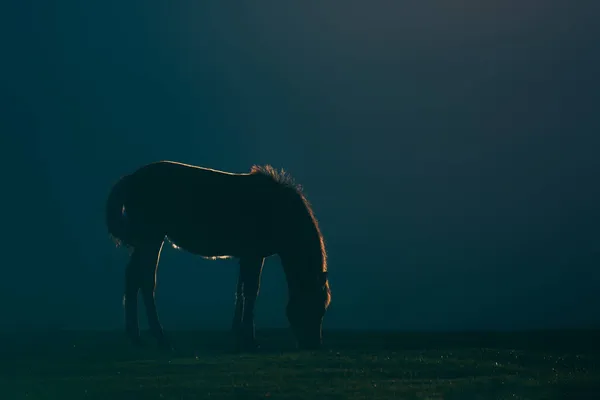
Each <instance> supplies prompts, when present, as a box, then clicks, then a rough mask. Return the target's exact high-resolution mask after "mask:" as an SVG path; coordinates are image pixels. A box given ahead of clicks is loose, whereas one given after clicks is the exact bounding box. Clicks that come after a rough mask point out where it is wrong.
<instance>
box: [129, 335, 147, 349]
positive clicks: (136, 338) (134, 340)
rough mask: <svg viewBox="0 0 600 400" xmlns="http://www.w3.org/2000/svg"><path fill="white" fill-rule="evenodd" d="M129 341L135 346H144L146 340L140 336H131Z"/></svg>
mask: <svg viewBox="0 0 600 400" xmlns="http://www.w3.org/2000/svg"><path fill="white" fill-rule="evenodd" d="M129 343H131V345H132V346H133V347H144V341H143V340H142V338H141V337H139V336H130V337H129Z"/></svg>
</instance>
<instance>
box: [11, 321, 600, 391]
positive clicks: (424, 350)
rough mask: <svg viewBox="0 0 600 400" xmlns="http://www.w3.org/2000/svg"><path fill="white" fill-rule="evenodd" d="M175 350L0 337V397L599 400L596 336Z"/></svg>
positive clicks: (198, 336)
mask: <svg viewBox="0 0 600 400" xmlns="http://www.w3.org/2000/svg"><path fill="white" fill-rule="evenodd" d="M171 338H172V340H173V343H174V345H175V346H176V350H175V351H173V352H172V353H163V352H160V351H159V350H157V349H155V348H154V346H153V343H152V342H151V341H148V346H147V348H144V349H133V348H131V346H129V345H128V344H127V343H126V342H125V340H124V339H123V334H122V333H121V332H60V333H59V332H55V333H46V334H42V333H39V332H38V333H30V334H8V333H7V334H3V335H0V339H1V340H2V342H1V343H2V345H0V399H4V400H13V399H27V400H31V399H61V400H63V399H64V400H68V399H107V400H117V399H127V400H136V399H178V400H180V399H307V400H310V399H466V400H468V399H573V400H578V399H600V342H599V341H598V339H599V338H600V334H599V332H597V331H548V332H544V331H539V332H525V333H423V334H418V333H373V332H372V333H367V332H363V333H361V332H325V340H326V345H327V348H325V349H324V350H322V351H320V352H316V353H313V352H297V351H294V349H293V347H292V346H293V342H292V338H291V336H290V334H289V333H288V332H287V331H263V332H259V339H260V341H261V343H262V344H263V349H262V350H261V351H260V352H259V353H257V354H234V353H232V352H231V351H230V348H231V347H232V346H231V338H230V335H229V333H223V332H175V333H171Z"/></svg>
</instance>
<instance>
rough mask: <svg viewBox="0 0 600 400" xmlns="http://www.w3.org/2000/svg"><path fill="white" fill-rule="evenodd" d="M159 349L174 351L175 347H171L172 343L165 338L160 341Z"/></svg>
mask: <svg viewBox="0 0 600 400" xmlns="http://www.w3.org/2000/svg"><path fill="white" fill-rule="evenodd" d="M158 348H159V349H160V350H163V351H173V346H171V342H169V341H168V340H167V339H165V338H162V339H159V340H158Z"/></svg>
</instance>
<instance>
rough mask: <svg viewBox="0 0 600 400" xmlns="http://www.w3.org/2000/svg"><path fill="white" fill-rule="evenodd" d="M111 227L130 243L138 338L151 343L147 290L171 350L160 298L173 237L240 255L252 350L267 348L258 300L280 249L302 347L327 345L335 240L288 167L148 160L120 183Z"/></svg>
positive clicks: (292, 321) (239, 334)
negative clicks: (161, 268) (234, 167)
mask: <svg viewBox="0 0 600 400" xmlns="http://www.w3.org/2000/svg"><path fill="white" fill-rule="evenodd" d="M106 226H107V228H108V233H109V236H110V237H111V238H112V240H113V241H114V243H115V244H116V246H117V247H119V246H123V247H126V248H127V249H128V250H129V260H128V263H127V266H126V270H125V290H124V292H125V293H124V296H123V305H124V311H125V331H126V336H127V337H128V338H129V340H130V341H131V342H132V343H134V344H136V345H139V344H141V339H140V333H139V325H138V303H137V301H138V293H140V292H141V297H142V300H143V303H144V306H145V309H146V315H147V320H148V327H149V330H150V333H151V334H152V336H154V338H155V339H156V340H157V342H158V345H159V346H160V347H165V348H170V341H169V340H168V339H167V338H166V336H165V333H164V330H163V327H162V326H161V323H160V322H159V318H158V313H157V310H156V303H155V289H156V279H157V277H156V275H157V269H158V264H159V260H160V254H161V251H162V248H163V244H164V242H165V240H168V241H169V242H171V243H172V244H173V246H174V247H176V248H179V249H182V250H184V251H187V252H189V253H191V254H194V255H197V256H201V257H203V258H207V259H224V258H233V259H237V260H238V264H239V272H238V278H237V285H236V290H235V302H234V304H235V307H234V312H233V322H232V327H231V329H232V330H233V333H234V337H235V339H236V340H235V346H236V348H237V349H238V350H242V351H252V350H256V349H258V347H259V345H258V343H257V341H256V336H255V323H254V308H255V307H254V305H255V302H256V299H257V297H258V294H259V289H260V279H261V273H262V268H263V263H264V260H265V258H267V257H270V256H273V255H278V256H279V258H280V260H281V264H282V266H283V269H284V273H285V277H286V281H287V286H288V302H287V305H286V316H287V320H288V322H289V325H290V328H291V330H292V332H293V334H294V337H295V340H296V345H297V347H298V348H299V349H313V350H314V349H318V348H320V347H321V345H322V325H323V318H324V315H325V313H326V311H327V309H328V307H329V305H330V302H331V290H330V286H329V280H328V276H327V252H326V249H325V242H324V239H323V235H322V233H321V230H320V228H319V225H318V221H317V219H316V217H315V215H314V212H313V210H312V207H311V205H310V203H309V201H308V200H307V198H306V196H305V195H304V193H303V191H302V187H301V186H300V185H297V184H296V183H295V182H294V180H293V179H292V178H291V176H290V175H289V174H287V173H286V172H285V171H284V170H283V169H282V170H276V169H275V168H273V167H271V166H270V165H265V166H257V165H254V166H252V168H251V169H250V172H245V173H232V172H225V171H219V170H216V169H211V168H205V167H201V166H196V165H189V164H184V163H180V162H175V161H158V162H153V163H150V164H146V165H143V166H141V167H139V168H138V169H137V170H135V171H134V172H132V173H130V174H128V175H124V176H122V177H121V178H120V179H119V180H118V181H117V182H116V183H115V184H114V185H113V186H112V188H111V189H110V193H109V195H108V198H107V201H106Z"/></svg>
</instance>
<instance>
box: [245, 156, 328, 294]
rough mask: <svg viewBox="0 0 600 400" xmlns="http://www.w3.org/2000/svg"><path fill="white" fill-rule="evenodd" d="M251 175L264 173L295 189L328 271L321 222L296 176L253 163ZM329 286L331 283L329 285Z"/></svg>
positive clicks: (323, 265) (291, 189)
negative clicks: (308, 218) (315, 235)
mask: <svg viewBox="0 0 600 400" xmlns="http://www.w3.org/2000/svg"><path fill="white" fill-rule="evenodd" d="M250 174H251V175H262V176H266V177H268V178H270V179H271V180H273V182H275V183H277V184H279V185H281V186H282V187H284V188H286V189H287V190H290V191H293V193H294V194H295V195H296V196H297V198H299V199H301V201H302V203H303V204H304V208H305V210H306V212H307V215H308V216H309V217H310V221H311V222H312V224H311V225H312V226H314V229H315V233H316V234H317V235H318V237H319V241H320V248H321V254H320V256H321V261H322V271H323V272H326V271H327V251H326V250H325V241H324V239H323V235H322V233H321V229H320V228H319V222H318V220H317V218H316V217H315V214H314V212H313V209H312V206H311V204H310V202H309V201H308V199H307V198H306V196H305V195H304V192H303V189H302V186H301V185H299V184H297V183H296V181H295V180H294V178H293V177H292V176H291V175H290V174H289V173H288V172H287V171H285V170H284V169H280V170H277V169H276V168H273V167H272V166H271V165H253V166H252V169H251V170H250ZM327 287H328V288H329V285H327Z"/></svg>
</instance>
